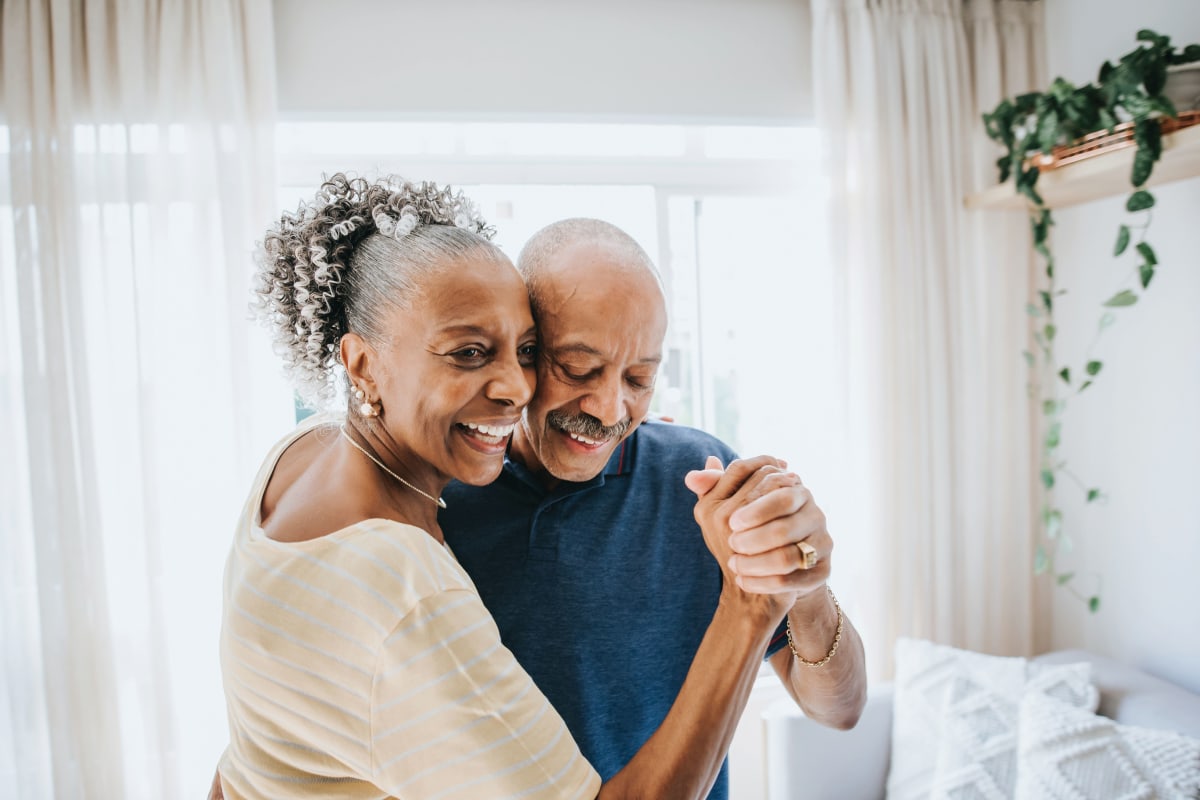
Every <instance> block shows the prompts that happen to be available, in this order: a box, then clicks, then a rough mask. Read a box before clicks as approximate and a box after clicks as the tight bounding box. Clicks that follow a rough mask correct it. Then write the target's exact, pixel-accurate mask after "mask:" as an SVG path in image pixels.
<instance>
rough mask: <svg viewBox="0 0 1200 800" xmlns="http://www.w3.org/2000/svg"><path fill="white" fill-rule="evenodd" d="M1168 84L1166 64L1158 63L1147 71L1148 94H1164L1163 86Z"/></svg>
mask: <svg viewBox="0 0 1200 800" xmlns="http://www.w3.org/2000/svg"><path fill="white" fill-rule="evenodd" d="M1166 82H1167V65H1166V64H1165V63H1162V62H1160V63H1157V64H1155V65H1154V66H1153V67H1151V68H1150V69H1148V70H1146V81H1145V83H1146V92H1147V93H1148V94H1151V95H1156V94H1159V93H1161V92H1162V90H1163V84H1165V83H1166Z"/></svg>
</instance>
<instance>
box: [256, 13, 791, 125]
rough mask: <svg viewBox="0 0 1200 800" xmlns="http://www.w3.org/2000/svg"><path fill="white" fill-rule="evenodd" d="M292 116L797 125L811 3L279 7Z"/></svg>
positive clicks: (281, 64)
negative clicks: (558, 118) (631, 119)
mask: <svg viewBox="0 0 1200 800" xmlns="http://www.w3.org/2000/svg"><path fill="white" fill-rule="evenodd" d="M274 9H275V26H276V28H275V40H276V53H277V56H276V63H277V65H278V70H279V107H280V110H281V111H282V112H283V113H284V114H285V115H286V114H303V113H304V112H311V111H314V110H316V111H322V112H329V111H336V112H344V113H347V114H353V115H356V116H364V115H368V114H369V115H374V116H379V114H380V113H384V114H389V115H392V114H417V115H431V114H433V115H440V116H443V117H444V116H445V115H447V114H453V115H464V114H466V115H480V114H483V115H493V116H497V117H511V116H516V115H523V114H539V115H546V114H552V115H564V116H570V115H579V114H586V115H588V116H590V117H592V118H595V117H597V116H602V117H626V118H628V117H637V118H639V119H642V120H645V119H647V118H649V119H657V118H679V117H689V118H693V119H720V120H725V119H741V120H745V121H750V122H754V121H759V122H769V121H795V120H796V119H799V118H803V117H805V116H807V115H808V114H809V113H810V104H809V97H808V94H809V93H808V92H807V91H806V90H805V89H804V88H802V87H807V86H808V85H809V83H810V78H809V75H810V69H809V52H810V48H809V44H808V38H809V11H808V2H807V0H504V2H497V0H438V1H437V2H429V0H340V1H339V2H330V0H277V1H276V2H275V4H274Z"/></svg>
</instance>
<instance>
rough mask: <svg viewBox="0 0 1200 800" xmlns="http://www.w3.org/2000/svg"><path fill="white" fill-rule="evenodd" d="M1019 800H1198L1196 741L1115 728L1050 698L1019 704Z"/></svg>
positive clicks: (1129, 727)
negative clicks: (1096, 798)
mask: <svg viewBox="0 0 1200 800" xmlns="http://www.w3.org/2000/svg"><path fill="white" fill-rule="evenodd" d="M1018 736H1019V740H1020V747H1019V750H1018V754H1017V786H1016V797H1017V798H1019V799H1020V800H1025V799H1026V798H1028V799H1029V800H1034V799H1035V798H1036V800H1043V799H1044V800H1090V798H1094V797H1103V798H1106V800H1191V799H1192V798H1196V797H1200V740H1197V739H1192V738H1190V737H1187V736H1183V735H1181V734H1178V733H1173V732H1170V731H1161V730H1153V729H1150V728H1138V727H1135V726H1132V725H1119V724H1117V723H1116V722H1113V721H1112V720H1111V719H1108V718H1106V717H1100V716H1097V715H1095V714H1092V713H1090V712H1088V711H1086V710H1083V709H1079V708H1075V707H1074V706H1072V705H1071V704H1069V703H1064V702H1062V701H1061V700H1058V699H1056V698H1053V697H1046V696H1041V695H1036V694H1030V695H1027V696H1025V697H1023V698H1022V700H1021V706H1020V717H1019V733H1018Z"/></svg>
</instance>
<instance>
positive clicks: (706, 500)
mask: <svg viewBox="0 0 1200 800" xmlns="http://www.w3.org/2000/svg"><path fill="white" fill-rule="evenodd" d="M786 467H787V465H786V463H784V462H783V461H780V460H779V459H776V458H772V457H771V456H758V457H756V458H749V459H738V460H736V461H733V462H731V463H730V465H729V467H728V468H722V466H721V461H720V459H718V458H716V457H715V456H710V457H709V458H708V461H707V462H706V464H705V468H704V469H703V470H693V471H692V472H689V473H688V474H687V475H686V476H685V477H684V482H685V483H686V484H687V486H688V488H689V489H691V490H692V491H693V492H695V493H696V497H697V501H696V508H695V511H694V514H695V517H696V522H697V523H698V524H699V525H700V530H701V531H702V532H703V534H704V542H705V544H706V545H708V549H709V551H710V552H711V553H712V554H713V557H714V558H715V559H716V560H717V565H718V566H719V567H720V568H721V574H722V577H723V578H724V585H723V586H722V595H723V597H724V598H725V599H731V600H734V601H736V602H739V603H746V604H749V605H750V606H752V607H755V608H757V609H759V610H761V611H763V612H764V613H765V614H766V615H767V616H768V617H769V620H770V624H771V625H776V624H778V623H779V621H780V620H781V619H782V618H783V615H784V614H785V613H787V611H788V609H789V608H791V607H792V604H793V603H794V602H795V600H796V592H795V591H794V590H793V591H786V590H785V591H778V590H776V591H770V592H764V591H762V589H761V586H760V584H759V583H758V580H757V578H755V580H751V578H750V577H749V576H743V575H742V574H741V572H740V570H739V569H738V567H739V566H746V565H747V564H749V563H750V562H744V563H743V560H744V558H745V556H744V555H742V554H740V553H739V552H737V551H736V550H735V549H734V547H733V543H731V537H733V536H734V534H735V531H736V534H737V536H738V537H742V536H750V537H751V538H750V541H754V540H755V538H756V537H755V536H754V535H755V534H757V533H759V532H760V529H763V528H765V527H767V526H776V527H778V522H779V520H780V519H781V518H782V519H787V518H788V517H790V516H791V515H793V514H794V513H795V512H796V511H797V510H799V507H798V506H797V505H796V495H797V493H798V490H799V491H805V492H806V491H807V490H804V487H803V485H802V484H801V483H800V478H799V476H798V475H796V474H795V473H792V472H788V471H786ZM743 509H744V510H743ZM735 525H740V526H743V527H740V528H735ZM733 541H734V542H736V541H737V540H736V539H734V540H733ZM789 546H790V545H789ZM790 547H791V550H792V551H794V554H795V557H796V560H797V561H798V560H799V559H800V557H801V553H800V550H799V549H798V548H796V547H794V546H790Z"/></svg>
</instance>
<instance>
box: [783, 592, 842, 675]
mask: <svg viewBox="0 0 1200 800" xmlns="http://www.w3.org/2000/svg"><path fill="white" fill-rule="evenodd" d="M825 591H827V592H829V599H830V600H832V601H833V607H834V608H836V609H837V615H838V624H837V632H836V633H834V634H833V645H832V646H830V648H829V652H828V653H826V654H825V657H824V658H822V659H821V660H820V661H809V660H808V659H806V658H805V657H804V656H802V655H800V653H799V652H797V651H796V643H795V641H793V640H792V616H791V614H790V613H789V614H788V616H787V640H788V647H790V648H791V649H792V655H794V656H795V657H796V660H797V661H799V662H800V663H801V664H803V665H804V666H806V667H823V666H825V665H826V664H828V663H829V659H831V658H833V655H834V653H836V652H837V649H838V645H839V644H841V643H842V625H843V623H844V622H845V619H846V618H845V617H844V616H842V606H841V605H840V604H839V603H838V601H837V597H835V596H834V594H833V589H830V588H829V584H825Z"/></svg>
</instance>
